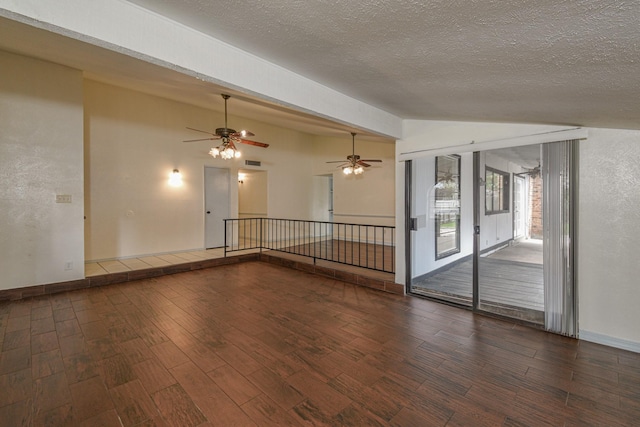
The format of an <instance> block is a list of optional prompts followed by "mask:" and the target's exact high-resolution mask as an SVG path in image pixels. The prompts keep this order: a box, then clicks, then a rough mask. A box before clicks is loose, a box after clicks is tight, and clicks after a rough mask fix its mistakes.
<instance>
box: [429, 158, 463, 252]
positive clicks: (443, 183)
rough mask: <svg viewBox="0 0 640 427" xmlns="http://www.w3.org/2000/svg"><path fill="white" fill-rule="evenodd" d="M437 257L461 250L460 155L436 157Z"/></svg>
mask: <svg viewBox="0 0 640 427" xmlns="http://www.w3.org/2000/svg"><path fill="white" fill-rule="evenodd" d="M435 204H436V205H435V221H436V224H435V225H436V230H435V231H436V232H435V236H436V259H439V258H443V257H445V256H448V255H451V254H454V253H458V252H460V157H459V156H440V157H436V185H435Z"/></svg>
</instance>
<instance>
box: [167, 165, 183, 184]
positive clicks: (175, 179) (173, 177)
mask: <svg viewBox="0 0 640 427" xmlns="http://www.w3.org/2000/svg"><path fill="white" fill-rule="evenodd" d="M169 185H170V186H172V187H180V186H181V185H182V174H181V173H180V171H178V169H174V170H173V172H171V174H170V175H169Z"/></svg>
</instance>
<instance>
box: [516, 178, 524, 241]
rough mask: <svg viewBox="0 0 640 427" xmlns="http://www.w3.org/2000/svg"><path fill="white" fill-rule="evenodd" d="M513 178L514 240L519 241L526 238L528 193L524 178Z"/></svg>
mask: <svg viewBox="0 0 640 427" xmlns="http://www.w3.org/2000/svg"><path fill="white" fill-rule="evenodd" d="M513 178H514V180H513V183H514V186H513V238H514V239H518V238H520V237H524V234H525V230H526V227H525V224H526V221H525V214H526V212H525V210H526V206H527V205H526V199H525V197H526V191H525V180H524V178H523V177H521V176H514V177H513Z"/></svg>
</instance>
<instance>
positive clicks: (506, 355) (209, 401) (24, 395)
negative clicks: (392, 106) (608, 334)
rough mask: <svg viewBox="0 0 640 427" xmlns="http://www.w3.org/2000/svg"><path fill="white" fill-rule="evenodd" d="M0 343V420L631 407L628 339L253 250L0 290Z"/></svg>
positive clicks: (454, 418)
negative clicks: (584, 338) (114, 277)
mask: <svg viewBox="0 0 640 427" xmlns="http://www.w3.org/2000/svg"><path fill="white" fill-rule="evenodd" d="M0 348H1V349H2V351H1V353H0V426H12V427H14V426H31V425H34V426H41V425H47V426H120V425H122V426H180V427H189V426H212V425H220V426H253V425H256V426H286V425H289V426H305V425H332V426H387V425H393V426H445V425H446V426H500V425H503V426H542V425H553V426H563V425H567V426H569V425H572V426H574V425H575V426H578V425H579V426H582V425H601V426H616V425H627V426H631V425H638V420H640V354H636V353H630V352H626V351H622V350H617V349H612V348H608V347H604V346H600V345H596V344H591V343H588V342H580V341H577V340H573V339H569V338H566V337H561V336H557V335H552V334H548V333H545V332H542V331H539V330H535V329H529V328H526V327H523V326H518V325H516V324H514V323H510V322H507V321H502V320H496V319H492V318H488V317H483V316H479V315H477V314H474V313H472V312H470V311H467V310H463V309H458V308H454V307H449V306H446V305H441V304H438V303H435V302H431V301H427V300H422V299H419V298H412V297H404V296H398V295H391V294H388V293H383V292H377V291H374V290H370V289H366V288H362V287H357V286H354V285H350V284H345V283H343V282H339V281H336V280H333V279H329V278H323V277H320V276H315V275H311V274H308V273H305V272H301V271H297V270H292V269H287V268H282V267H279V266H274V265H271V264H267V263H262V262H247V263H237V264H233V265H227V266H222V267H216V268H210V269H204V270H197V271H192V272H188V273H180V274H175V275H170V276H163V277H157V278H153V279H145V280H140V281H134V282H128V283H124V284H118V285H110V286H103V287H98V288H88V289H83V290H79V291H73V292H67V293H61V294H54V295H47V296H40V297H34V298H30V299H24V300H20V301H15V302H2V303H0Z"/></svg>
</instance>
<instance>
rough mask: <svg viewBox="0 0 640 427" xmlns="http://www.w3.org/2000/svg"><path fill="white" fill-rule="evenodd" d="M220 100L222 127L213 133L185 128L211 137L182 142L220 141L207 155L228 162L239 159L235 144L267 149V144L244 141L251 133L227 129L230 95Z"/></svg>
mask: <svg viewBox="0 0 640 427" xmlns="http://www.w3.org/2000/svg"><path fill="white" fill-rule="evenodd" d="M222 98H223V99H224V127H223V128H217V129H216V131H215V133H211V132H207V131H204V130H200V129H194V128H190V127H188V126H187V129H189V130H194V131H196V132H202V133H207V134H209V135H211V136H210V137H208V138H199V139H187V140H185V141H182V142H198V141H215V140H217V139H220V140H222V144H220V145H219V146H218V147H213V148H211V151H209V154H210V155H211V156H212V157H214V158H215V157H218V156H220V158H222V159H225V160H228V159H233V158H238V157H240V155H241V154H240V151H239V150H238V148H236V146H235V143H242V144H248V145H255V146H256V147H263V148H267V147H268V146H269V144H265V143H264V142H257V141H252V140H250V139H245V137H247V136H254V134H253V133H251V132H249V131H247V130H241V131H239V132H236V130H235V129H230V128H229V127H227V99H229V98H231V96H230V95H226V94H222Z"/></svg>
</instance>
